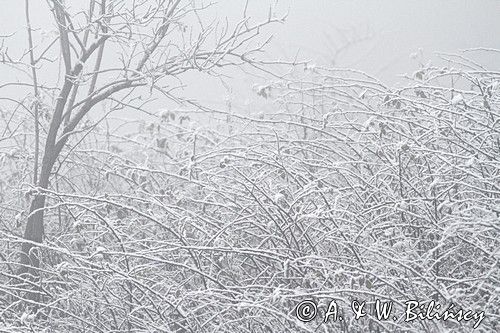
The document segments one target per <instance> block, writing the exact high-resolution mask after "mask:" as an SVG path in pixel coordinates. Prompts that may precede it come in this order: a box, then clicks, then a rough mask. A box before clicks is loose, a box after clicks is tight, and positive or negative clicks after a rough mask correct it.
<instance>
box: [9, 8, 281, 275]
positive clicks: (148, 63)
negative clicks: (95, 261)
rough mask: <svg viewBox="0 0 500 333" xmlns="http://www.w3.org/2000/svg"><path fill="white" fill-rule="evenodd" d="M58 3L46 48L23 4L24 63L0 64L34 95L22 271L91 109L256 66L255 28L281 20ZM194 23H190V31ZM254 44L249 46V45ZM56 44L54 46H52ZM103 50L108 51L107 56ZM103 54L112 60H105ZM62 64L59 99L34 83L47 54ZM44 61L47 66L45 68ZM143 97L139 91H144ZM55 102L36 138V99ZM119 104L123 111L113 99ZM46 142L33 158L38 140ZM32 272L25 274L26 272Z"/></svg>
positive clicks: (34, 257) (32, 261) (34, 258)
mask: <svg viewBox="0 0 500 333" xmlns="http://www.w3.org/2000/svg"><path fill="white" fill-rule="evenodd" d="M85 4H86V5H87V8H83V7H82V6H83V3H81V2H72V1H64V0H53V1H48V5H49V7H50V10H51V11H52V14H53V19H54V22H55V24H56V26H57V36H56V37H55V38H54V40H52V41H50V43H48V45H35V43H34V40H33V29H32V26H31V23H30V8H29V1H28V0H26V1H25V9H26V11H25V13H26V22H27V35H28V50H27V54H28V56H29V59H28V60H27V61H25V60H24V57H21V58H20V59H19V60H18V61H13V60H12V59H11V58H10V57H8V55H7V53H4V54H3V56H4V63H5V64H11V65H14V66H16V67H23V68H29V69H30V73H31V79H32V83H31V84H28V85H30V86H31V87H32V89H33V98H32V99H33V100H34V101H33V103H32V104H31V106H30V109H31V111H32V113H33V117H34V124H35V126H34V142H35V152H34V166H33V168H34V173H33V179H34V184H35V186H36V189H35V190H34V191H33V193H32V194H33V199H32V200H31V204H30V208H29V215H28V221H27V225H26V229H25V232H24V239H25V240H26V242H24V243H23V245H22V257H21V269H20V272H21V273H26V272H28V271H29V270H30V269H35V271H36V268H38V267H39V257H38V256H39V254H38V251H37V250H36V244H37V243H41V242H42V240H43V234H44V207H45V203H46V195H45V193H44V191H45V190H47V189H48V188H49V184H50V179H51V176H52V172H53V170H54V165H55V164H56V163H57V161H58V158H60V156H61V152H62V151H63V150H64V149H65V148H66V147H67V143H68V141H69V140H70V138H71V137H73V136H74V135H75V134H77V133H82V132H86V131H89V130H91V129H92V128H93V126H92V125H88V124H87V125H86V126H81V124H82V120H83V119H85V117H86V115H87V114H88V113H89V112H90V111H91V110H92V109H93V108H95V106H96V105H98V104H99V103H101V102H103V101H105V100H106V99H110V98H112V97H113V96H117V95H118V94H120V96H121V97H119V98H120V99H121V98H128V99H129V100H130V99H132V98H133V97H136V96H137V95H140V92H138V91H137V89H136V88H138V87H145V86H147V87H149V89H150V90H151V91H153V90H154V91H155V92H156V93H158V94H161V95H163V96H165V97H167V98H169V99H176V100H177V97H175V96H174V95H173V94H172V90H173V87H172V84H171V83H168V84H165V83H163V82H164V81H166V80H167V79H169V78H175V79H180V78H181V76H182V74H183V73H186V72H189V71H201V72H204V73H207V74H210V75H218V71H219V69H220V68H222V67H225V66H241V65H243V64H251V65H253V66H259V63H258V62H257V61H256V60H255V59H254V54H255V53H256V52H258V51H260V50H261V48H262V47H263V45H264V44H265V43H266V40H263V41H261V43H253V44H252V42H253V40H254V39H256V38H257V36H258V35H259V33H260V29H261V28H262V27H264V26H265V25H268V24H270V23H273V22H280V21H282V19H278V18H274V17H272V16H271V15H270V16H269V17H268V19H267V20H265V21H264V22H262V23H258V24H252V23H251V22H250V18H249V17H246V16H245V17H243V19H242V20H241V21H239V22H237V23H236V24H235V26H234V28H230V26H229V25H227V24H226V23H224V22H218V21H208V22H204V20H202V19H201V18H200V16H199V15H198V14H199V13H200V12H202V11H204V10H205V9H207V8H208V7H209V6H211V4H210V5H204V4H203V3H197V2H196V1H181V0H175V1H172V0H170V1H157V2H153V3H151V2H150V1H139V2H137V1H113V0H107V1H106V0H102V1H95V0H91V1H88V2H86V3H85ZM190 22H191V23H193V24H192V25H189V24H190ZM252 45H253V46H252ZM57 46H58V47H57ZM106 50H108V51H106ZM106 52H110V53H111V52H116V53H118V56H117V57H115V58H111V59H105V58H104V54H105V53H106ZM58 54H60V55H61V57H60V58H59V59H60V61H61V63H62V72H61V81H62V83H61V86H60V88H59V89H58V90H57V94H56V95H53V92H52V91H49V90H48V89H46V87H45V86H43V85H41V84H40V80H39V78H38V71H39V70H40V68H41V67H42V66H44V65H46V66H50V63H49V61H50V59H48V58H47V57H48V56H50V55H58ZM45 63H47V64H45ZM143 92H144V91H143ZM42 95H45V96H53V99H52V103H53V104H52V105H48V106H47V107H48V108H49V109H50V111H49V117H50V122H49V124H47V128H46V135H41V134H40V119H39V118H40V116H39V109H40V107H41V105H40V103H41V96H42ZM114 101H115V102H116V103H118V104H122V105H126V101H125V100H122V101H121V102H119V101H117V100H116V99H114ZM41 140H44V141H45V143H44V145H43V149H42V150H41V164H40V167H38V160H39V154H40V150H39V142H40V141H41ZM35 271H33V270H31V273H34V272H35Z"/></svg>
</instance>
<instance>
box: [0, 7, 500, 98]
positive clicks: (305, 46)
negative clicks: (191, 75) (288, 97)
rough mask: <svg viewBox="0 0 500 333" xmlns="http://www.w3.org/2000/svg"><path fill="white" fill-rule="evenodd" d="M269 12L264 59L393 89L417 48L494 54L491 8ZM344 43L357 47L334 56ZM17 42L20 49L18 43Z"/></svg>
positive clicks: (8, 20)
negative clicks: (348, 71) (283, 18)
mask: <svg viewBox="0 0 500 333" xmlns="http://www.w3.org/2000/svg"><path fill="white" fill-rule="evenodd" d="M23 3H24V2H23V1H20V0H15V1H13V0H0V6H1V7H0V8H2V10H1V11H0V35H5V34H8V33H12V32H16V31H18V34H19V35H21V37H22V36H24V33H25V31H24V16H23V14H24V13H23V10H24V9H23ZM275 3H276V1H275V0H250V2H249V5H250V7H251V8H250V9H249V12H250V13H251V14H252V15H255V16H259V15H264V16H265V14H266V13H267V8H268V7H269V5H273V4H275ZM244 4H245V1H244V0H220V1H219V5H218V7H216V9H215V10H217V16H220V17H223V16H228V17H240V16H241V13H242V8H243V6H244ZM31 6H32V16H33V18H32V19H33V22H34V23H33V25H34V26H35V27H40V28H47V27H46V26H45V27H44V25H47V24H52V21H51V20H50V13H49V11H48V8H47V3H46V1H41V0H40V1H31ZM277 9H278V12H281V13H285V12H287V11H289V16H288V20H287V22H286V23H285V24H284V25H278V26H275V27H274V28H273V29H274V30H273V31H270V32H271V33H272V34H273V35H274V36H275V38H274V40H273V44H272V47H271V49H270V53H271V54H270V55H269V56H270V57H275V56H280V57H282V58H284V57H293V56H294V55H295V54H296V53H297V52H299V53H298V54H299V56H300V57H302V58H304V59H311V60H312V61H313V62H316V63H317V64H322V65H334V66H342V67H344V66H349V67H353V68H356V69H361V70H364V71H367V72H368V73H370V74H373V75H376V76H378V77H379V78H381V79H382V80H383V81H385V82H388V83H393V84H395V83H397V82H398V80H399V79H398V78H397V76H396V75H397V74H401V73H404V72H412V71H414V70H415V69H416V68H417V66H418V61H417V60H414V59H411V58H410V57H409V55H410V54H411V53H414V52H416V51H418V50H419V48H420V49H421V50H422V51H423V54H424V57H425V59H426V60H428V59H431V58H432V57H433V54H434V52H437V51H443V52H456V51H459V50H461V49H465V48H472V47H492V48H500V34H499V32H500V19H499V17H500V1H499V0H440V1H437V0H404V1H401V0H377V1H370V0H280V1H278V5H277ZM23 38H24V37H23ZM348 40H351V41H353V40H355V41H357V42H356V43H354V44H352V46H351V47H349V48H347V49H346V50H345V51H344V52H341V53H340V54H338V55H337V56H336V52H337V51H338V50H339V49H341V48H342V47H344V46H345V45H346V44H347V43H348ZM20 42H22V43H23V47H24V43H25V39H20ZM487 65H489V67H490V68H491V67H495V66H496V69H498V67H500V66H499V65H498V64H496V63H493V62H491V63H488V64H487ZM252 84H253V82H252V80H251V79H249V78H247V79H245V80H243V81H241V80H240V79H236V80H235V81H234V82H232V83H231V85H232V86H233V87H234V89H235V90H237V91H242V90H243V95H244V94H245V92H244V91H245V89H250V88H251V85H252ZM191 85H192V86H193V88H194V91H197V92H199V91H200V88H203V90H204V91H206V93H205V96H203V97H204V98H203V97H202V98H200V99H202V100H203V99H205V100H212V101H214V100H219V96H220V95H221V93H220V92H221V91H220V89H221V88H220V87H219V88H215V87H207V86H206V85H203V82H196V81H195V82H192V84H191ZM217 89H219V90H217ZM198 97H199V96H198Z"/></svg>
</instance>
